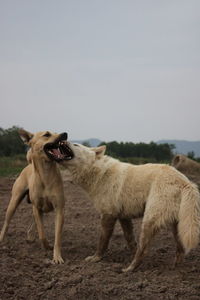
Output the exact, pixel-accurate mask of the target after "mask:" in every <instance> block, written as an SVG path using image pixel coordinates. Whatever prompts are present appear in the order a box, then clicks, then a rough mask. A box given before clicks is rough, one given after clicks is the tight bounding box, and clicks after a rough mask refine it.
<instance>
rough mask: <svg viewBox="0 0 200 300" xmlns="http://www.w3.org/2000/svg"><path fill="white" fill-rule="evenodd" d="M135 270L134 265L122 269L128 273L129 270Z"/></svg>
mask: <svg viewBox="0 0 200 300" xmlns="http://www.w3.org/2000/svg"><path fill="white" fill-rule="evenodd" d="M133 270H134V268H133V266H131V265H130V266H129V267H127V268H123V269H122V272H123V273H127V272H131V271H133Z"/></svg>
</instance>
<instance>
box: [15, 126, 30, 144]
mask: <svg viewBox="0 0 200 300" xmlns="http://www.w3.org/2000/svg"><path fill="white" fill-rule="evenodd" d="M18 132H19V135H20V137H21V139H22V141H23V142H24V143H25V144H29V141H30V140H31V139H32V137H33V134H32V133H30V132H28V131H26V130H24V129H19V131H18Z"/></svg>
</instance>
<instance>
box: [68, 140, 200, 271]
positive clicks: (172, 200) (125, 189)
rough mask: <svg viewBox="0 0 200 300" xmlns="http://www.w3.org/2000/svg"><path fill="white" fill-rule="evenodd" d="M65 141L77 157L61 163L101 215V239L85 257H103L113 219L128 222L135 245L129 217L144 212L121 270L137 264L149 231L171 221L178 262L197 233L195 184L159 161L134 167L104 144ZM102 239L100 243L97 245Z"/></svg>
mask: <svg viewBox="0 0 200 300" xmlns="http://www.w3.org/2000/svg"><path fill="white" fill-rule="evenodd" d="M69 146H70V147H71V149H72V150H73V152H74V155H75V156H74V158H73V159H72V160H71V161H69V162H63V164H64V165H65V167H67V169H68V170H69V171H70V172H71V174H72V177H73V180H74V181H75V182H76V183H77V184H79V185H80V186H82V187H83V188H84V189H85V190H86V191H87V192H88V193H89V195H90V197H91V199H92V201H93V202H94V205H95V207H96V209H97V210H98V211H99V213H100V214H101V216H102V218H101V219H102V231H101V237H100V241H101V242H99V246H98V249H97V252H96V253H95V254H94V255H93V256H91V257H89V258H87V260H88V261H98V260H100V259H101V257H102V255H103V252H104V250H105V248H106V247H105V245H107V244H108V241H109V238H110V235H111V233H112V229H113V227H114V224H113V222H114V219H115V220H116V219H119V220H126V222H129V223H127V224H128V227H127V226H122V228H123V230H124V233H125V237H126V239H127V242H128V241H129V244H132V245H133V244H134V243H133V238H131V237H130V232H131V231H130V228H131V224H130V219H131V218H134V217H138V216H142V215H143V214H144V218H143V223H142V229H141V235H140V239H139V245H138V247H137V251H136V255H135V258H134V259H133V261H132V263H131V265H130V266H129V267H128V268H127V269H125V270H124V271H129V270H133V269H135V268H136V267H137V266H138V265H139V264H140V262H141V259H142V257H143V255H144V253H145V252H146V248H147V246H148V245H149V243H150V240H151V239H152V237H153V235H154V234H155V233H156V232H157V231H158V230H159V229H160V228H162V227H166V226H167V225H172V226H173V232H174V237H175V239H176V243H177V257H176V261H178V260H179V258H180V257H181V256H182V254H183V253H182V252H185V253H188V252H189V251H190V250H191V249H192V248H194V247H196V246H197V244H198V241H199V233H200V195H199V192H198V189H197V187H196V186H195V185H193V184H192V183H191V182H190V181H189V180H188V179H187V178H186V177H185V176H184V175H183V174H181V173H180V172H178V171H177V170H176V169H174V168H173V167H171V166H168V165H163V164H146V165H139V166H135V165H131V164H128V163H122V162H120V161H118V160H116V159H113V158H111V157H109V156H106V155H104V152H105V146H101V147H98V148H87V147H85V146H83V145H73V144H69ZM109 218H110V221H109V224H112V226H111V225H109V227H110V229H109V230H107V232H106V226H107V225H106V224H107V223H108V219H109ZM105 220H106V221H105ZM121 224H122V223H121ZM177 226H178V227H177ZM111 227H112V228H111ZM127 228H129V230H128V231H127ZM102 244H104V247H101V245H102ZM101 248H102V249H104V250H103V251H102V250H101Z"/></svg>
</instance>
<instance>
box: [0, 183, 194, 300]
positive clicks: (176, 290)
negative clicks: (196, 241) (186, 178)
mask: <svg viewBox="0 0 200 300" xmlns="http://www.w3.org/2000/svg"><path fill="white" fill-rule="evenodd" d="M12 185H13V179H9V178H0V227H2V224H3V220H4V216H5V211H6V208H7V205H8V202H9V199H10V191H11V187H12ZM65 192H66V210H65V225H64V232H63V243H62V253H63V257H64V259H65V263H64V264H63V265H52V264H51V258H52V251H48V252H46V253H45V252H44V250H42V249H41V248H40V245H39V242H38V240H37V239H36V241H35V242H33V243H27V241H26V230H27V227H28V225H29V224H30V220H31V218H32V212H31V205H30V204H28V203H26V201H23V202H22V204H21V205H20V207H19V208H18V210H17V212H16V214H15V216H14V218H13V220H12V222H11V224H10V228H9V231H8V234H7V237H6V239H5V242H4V243H3V244H1V245H0V300H5V299H26V300H27V299H28V300H31V299H34V300H37V299H42V300H45V299H51V300H52V299H58V300H62V299H81V300H84V299H87V300H89V299H105V300H106V299H147V300H149V299H152V300H156V299H159V300H161V299H181V300H186V299H187V300H188V299H190V300H197V299H200V247H198V248H197V249H196V250H194V251H192V252H191V253H190V254H189V255H188V257H186V259H185V261H184V263H182V264H181V265H179V266H178V267H177V268H176V269H173V268H172V262H173V259H174V254H175V245H174V241H173V237H172V234H171V232H170V231H167V230H164V231H162V232H161V233H159V234H158V235H157V236H156V238H155V239H154V241H153V243H152V246H151V249H150V251H149V253H148V255H147V257H145V259H144V262H143V264H142V265H141V266H140V268H139V269H138V270H137V271H136V272H134V273H127V274H124V273H121V271H120V270H121V268H122V267H124V266H127V265H128V264H129V262H130V260H131V256H132V255H131V253H130V252H129V250H128V249H127V247H126V244H125V241H124V237H123V234H122V231H121V228H120V226H119V224H117V226H116V228H115V232H114V234H113V237H112V240H111V243H110V246H109V250H108V251H107V253H106V255H105V257H104V259H103V260H102V261H101V262H99V263H86V262H85V261H84V258H85V257H87V256H88V255H91V254H93V252H94V251H95V248H96V243H97V236H98V231H99V216H98V214H97V213H96V212H95V210H94V208H93V206H92V203H91V202H90V201H89V199H88V198H87V195H86V194H84V193H83V191H82V190H81V189H80V188H78V187H76V186H74V185H73V184H71V183H67V182H66V183H65ZM140 223H141V220H139V219H138V220H135V221H134V225H135V229H134V230H135V235H136V237H138V234H139V230H140ZM45 228H46V232H47V236H48V239H49V241H50V242H51V244H53V241H54V214H49V215H47V216H46V218H45Z"/></svg>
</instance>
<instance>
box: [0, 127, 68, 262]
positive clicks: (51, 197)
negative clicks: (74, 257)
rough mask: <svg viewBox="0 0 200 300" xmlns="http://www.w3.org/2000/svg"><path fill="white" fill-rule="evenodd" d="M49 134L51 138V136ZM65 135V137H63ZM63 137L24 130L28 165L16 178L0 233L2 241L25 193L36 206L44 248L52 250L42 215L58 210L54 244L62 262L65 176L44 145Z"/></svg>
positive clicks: (57, 258) (55, 256)
mask: <svg viewBox="0 0 200 300" xmlns="http://www.w3.org/2000/svg"><path fill="white" fill-rule="evenodd" d="M48 135H49V136H48ZM61 135H62V134H61ZM61 135H60V134H54V133H50V132H46V131H44V132H38V133H36V134H31V133H29V132H27V131H24V130H21V131H20V136H21V138H22V139H23V140H24V142H25V143H27V144H28V145H29V146H30V150H29V151H28V154H27V160H28V162H29V165H28V166H27V167H25V168H24V169H23V171H22V172H21V174H20V175H19V177H18V178H17V179H16V181H15V183H14V185H13V189H12V197H11V200H10V202H9V205H8V208H7V212H6V217H5V222H4V225H3V228H2V231H1V234H0V242H2V241H3V239H4V236H5V234H6V232H7V230H8V226H9V223H10V221H11V218H12V216H13V215H14V212H15V210H16V208H17V206H18V205H19V204H20V202H21V201H22V199H23V198H24V196H25V195H26V194H28V196H29V198H30V201H31V203H32V207H33V215H34V218H35V223H36V225H37V229H38V234H39V239H40V240H41V243H42V245H43V247H44V248H47V249H48V248H51V247H50V246H49V244H48V241H47V239H46V237H45V233H44V227H43V221H42V214H43V213H44V212H45V213H47V212H50V211H52V210H55V212H56V213H55V243H54V251H53V262H54V263H63V262H64V261H63V259H62V256H61V232H62V226H63V222H64V204H65V201H64V190H63V182H62V177H61V174H60V171H59V168H58V166H57V163H56V162H55V161H53V160H51V159H50V158H49V157H48V156H47V155H46V153H45V152H44V145H45V144H47V143H53V142H54V141H55V140H57V139H58V138H59V137H60V136H61Z"/></svg>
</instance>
